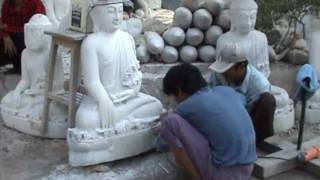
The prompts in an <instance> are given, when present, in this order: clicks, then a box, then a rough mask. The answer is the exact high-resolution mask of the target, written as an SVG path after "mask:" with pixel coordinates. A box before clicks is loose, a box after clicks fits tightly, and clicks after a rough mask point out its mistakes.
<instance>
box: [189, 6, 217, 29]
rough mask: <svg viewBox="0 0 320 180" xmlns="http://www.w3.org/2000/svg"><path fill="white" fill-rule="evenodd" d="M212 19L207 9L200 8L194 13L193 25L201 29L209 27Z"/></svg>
mask: <svg viewBox="0 0 320 180" xmlns="http://www.w3.org/2000/svg"><path fill="white" fill-rule="evenodd" d="M212 21H213V19H212V16H211V14H210V13H209V11H207V10H205V9H199V10H197V11H196V12H194V13H193V25H194V26H195V27H197V28H199V29H201V30H206V29H208V28H209V27H210V26H211V24H212Z"/></svg>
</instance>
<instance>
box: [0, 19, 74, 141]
mask: <svg viewBox="0 0 320 180" xmlns="http://www.w3.org/2000/svg"><path fill="white" fill-rule="evenodd" d="M24 28H25V29H24V32H25V44H26V49H24V51H23V52H22V57H21V64H22V66H21V67H22V74H21V80H20V82H19V83H18V85H17V87H16V88H15V89H14V90H13V91H10V92H9V93H8V94H7V95H6V96H5V97H4V98H3V99H2V101H1V114H2V117H3V120H4V123H5V124H6V125H7V126H9V127H12V128H14V129H17V130H19V131H22V132H24V133H27V134H32V135H36V136H42V134H41V120H42V118H41V116H42V112H43V102H44V91H45V87H46V86H47V81H46V80H47V66H48V62H49V50H50V44H51V38H50V36H48V35H45V34H44V31H45V30H49V29H52V28H53V25H52V23H51V22H50V21H49V19H48V18H47V16H45V15H42V14H36V15H34V16H33V17H32V18H31V19H30V21H29V22H28V23H27V24H25V26H24ZM57 66H58V67H57V68H56V71H58V72H56V74H61V73H60V72H59V70H60V69H61V67H59V66H61V63H58V64H57ZM62 87H63V78H62V77H61V76H57V77H56V81H55V82H54V91H55V92H61V91H62ZM66 114H67V112H66V108H65V107H63V105H60V104H55V103H52V104H51V106H50V114H49V128H48V133H47V134H46V135H45V136H46V137H50V138H65V136H66V133H67V127H68V124H67V115H66Z"/></svg>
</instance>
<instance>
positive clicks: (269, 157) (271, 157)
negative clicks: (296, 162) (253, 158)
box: [258, 156, 292, 161]
mask: <svg viewBox="0 0 320 180" xmlns="http://www.w3.org/2000/svg"><path fill="white" fill-rule="evenodd" d="M258 158H260V159H278V160H283V161H291V160H292V159H286V158H281V157H274V156H258Z"/></svg>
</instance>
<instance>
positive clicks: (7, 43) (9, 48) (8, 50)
mask: <svg viewBox="0 0 320 180" xmlns="http://www.w3.org/2000/svg"><path fill="white" fill-rule="evenodd" d="M3 42H4V53H5V54H8V55H9V57H13V56H14V55H16V54H17V48H16V46H15V45H14V43H13V41H12V39H11V37H10V36H5V37H4V38H3Z"/></svg>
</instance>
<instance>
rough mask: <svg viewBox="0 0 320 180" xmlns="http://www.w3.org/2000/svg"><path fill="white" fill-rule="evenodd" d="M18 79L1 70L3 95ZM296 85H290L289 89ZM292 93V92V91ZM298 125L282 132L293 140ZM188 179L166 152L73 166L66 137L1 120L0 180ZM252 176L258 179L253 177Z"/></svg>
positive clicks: (309, 134)
mask: <svg viewBox="0 0 320 180" xmlns="http://www.w3.org/2000/svg"><path fill="white" fill-rule="evenodd" d="M274 71H276V72H279V73H284V74H285V75H284V76H281V75H279V74H278V73H275V75H273V76H272V77H271V78H272V79H274V80H273V81H276V84H282V83H283V82H290V83H293V82H292V81H291V80H290V81H288V77H290V76H292V73H294V72H295V71H296V68H293V69H290V68H289V67H287V66H286V67H285V68H284V67H282V66H279V67H278V66H277V67H276V68H274ZM18 81H19V76H12V75H11V76H7V75H4V74H2V73H0V99H2V97H3V96H4V95H5V94H6V93H7V92H8V91H9V90H11V89H13V88H14V87H15V85H16V83H17V82H18ZM292 89H293V88H292V87H291V85H288V90H289V92H292V91H293V90H292ZM290 94H291V93H290ZM296 133H297V129H293V130H292V131H290V132H286V133H282V134H280V136H281V137H284V138H286V139H288V140H290V141H292V142H294V141H295V139H296ZM316 136H319V126H308V127H307V130H306V135H305V139H306V140H307V139H311V138H313V137H316ZM20 179H23V180H34V179H41V180H55V179H58V180H65V179H67V180H87V179H89V180H91V179H92V180H96V179H97V180H100V179H104V180H133V179H138V180H174V179H176V180H188V179H189V178H188V176H187V175H186V173H185V172H184V171H183V170H182V169H181V168H180V167H179V166H177V165H176V164H175V163H174V161H173V159H172V156H171V155H168V154H167V153H159V152H155V151H152V152H148V153H145V154H142V155H139V156H137V157H133V158H129V159H125V160H121V161H117V162H112V163H105V164H101V165H97V166H91V167H81V168H73V167H70V166H69V165H68V149H67V145H66V141H65V140H52V139H43V138H37V137H33V136H29V135H26V134H22V133H20V132H17V131H15V130H12V129H9V128H7V127H5V126H4V124H3V122H2V120H0V180H20ZM283 179H288V180H302V179H303V180H316V179H317V178H315V177H313V176H312V175H310V174H308V173H306V172H304V171H303V170H292V171H288V172H285V173H283V174H280V175H277V176H275V177H272V178H269V179H268V180H283ZM252 180H257V179H256V178H254V177H252Z"/></svg>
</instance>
